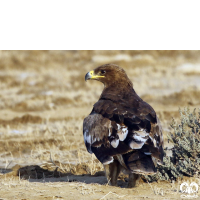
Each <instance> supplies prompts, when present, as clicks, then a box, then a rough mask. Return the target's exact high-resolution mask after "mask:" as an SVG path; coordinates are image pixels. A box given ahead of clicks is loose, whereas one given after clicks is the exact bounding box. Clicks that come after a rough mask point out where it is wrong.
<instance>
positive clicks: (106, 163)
mask: <svg viewBox="0 0 200 200" xmlns="http://www.w3.org/2000/svg"><path fill="white" fill-rule="evenodd" d="M113 161H114V159H113V157H112V160H109V161H107V162H104V163H103V164H104V165H108V164H110V163H112V162H113Z"/></svg>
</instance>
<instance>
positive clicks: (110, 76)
mask: <svg viewBox="0 0 200 200" xmlns="http://www.w3.org/2000/svg"><path fill="white" fill-rule="evenodd" d="M85 80H86V81H87V80H97V81H100V82H102V83H103V84H104V85H105V87H109V86H111V85H115V86H117V85H120V86H127V85H129V86H131V87H132V82H131V81H130V79H129V78H128V76H127V75H126V72H125V71H124V70H123V69H122V68H121V67H119V66H118V65H116V64H105V65H101V66H99V67H97V68H95V69H94V70H92V71H90V72H88V73H87V74H86V75H85Z"/></svg>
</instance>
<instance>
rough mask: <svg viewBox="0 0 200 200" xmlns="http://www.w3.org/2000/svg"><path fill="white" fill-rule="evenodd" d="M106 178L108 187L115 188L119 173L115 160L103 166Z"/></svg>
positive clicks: (118, 166) (117, 163) (118, 165)
mask: <svg viewBox="0 0 200 200" xmlns="http://www.w3.org/2000/svg"><path fill="white" fill-rule="evenodd" d="M104 169H105V174H106V178H107V180H108V183H109V185H112V186H117V178H118V176H119V173H120V164H119V162H118V161H117V160H114V161H113V162H112V163H110V164H108V165H104Z"/></svg>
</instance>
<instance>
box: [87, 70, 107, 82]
mask: <svg viewBox="0 0 200 200" xmlns="http://www.w3.org/2000/svg"><path fill="white" fill-rule="evenodd" d="M102 77H104V76H98V75H95V74H94V70H92V71H90V72H88V73H87V74H86V75H85V81H87V80H90V79H93V80H98V78H102Z"/></svg>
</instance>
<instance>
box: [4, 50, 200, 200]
mask: <svg viewBox="0 0 200 200" xmlns="http://www.w3.org/2000/svg"><path fill="white" fill-rule="evenodd" d="M105 63H116V64H119V65H120V66H121V67H123V68H124V69H125V70H126V71H127V74H128V76H129V77H130V79H131V80H132V81H133V84H134V89H135V90H136V92H137V93H138V94H139V95H140V96H141V97H142V98H143V99H144V100H146V101H147V102H148V103H149V104H151V105H152V107H153V108H154V109H155V110H156V112H157V113H158V116H159V118H160V120H161V122H162V126H163V131H164V137H165V146H167V145H168V143H167V134H168V133H170V131H171V129H170V123H171V119H172V117H173V118H175V119H177V120H179V112H178V109H179V108H184V107H187V106H189V107H190V109H191V110H192V109H194V108H200V98H199V97H200V95H199V94H200V52H199V51H0V91H1V93H0V199H27V200H28V199H181V195H182V194H181V192H180V184H181V183H182V182H183V181H187V182H196V183H197V184H200V179H199V178H198V177H196V178H195V177H194V178H187V177H185V178H184V180H178V181H176V182H173V183H170V182H158V183H157V182H154V183H146V182H143V181H142V180H141V181H140V184H139V185H138V186H137V187H135V188H133V189H127V188H126V185H127V177H126V176H125V175H123V174H121V175H120V177H119V180H118V184H119V187H111V186H108V183H107V181H106V178H105V177H104V172H103V167H102V165H101V163H99V162H98V160H97V159H96V158H95V156H94V155H91V154H89V153H88V152H87V151H86V149H85V146H84V142H83V136H82V123H83V119H84V117H85V116H87V115H88V114H89V113H90V112H91V109H92V105H93V104H94V103H95V102H96V101H97V100H98V98H99V96H100V94H101V91H102V88H103V86H102V84H101V83H99V82H96V81H93V82H92V81H88V82H85V81H84V76H85V74H86V73H87V72H88V71H90V70H92V69H94V68H95V67H97V66H99V65H101V64H105ZM199 196H200V195H199Z"/></svg>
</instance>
